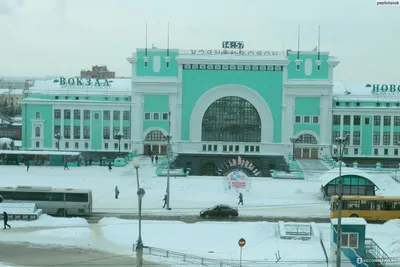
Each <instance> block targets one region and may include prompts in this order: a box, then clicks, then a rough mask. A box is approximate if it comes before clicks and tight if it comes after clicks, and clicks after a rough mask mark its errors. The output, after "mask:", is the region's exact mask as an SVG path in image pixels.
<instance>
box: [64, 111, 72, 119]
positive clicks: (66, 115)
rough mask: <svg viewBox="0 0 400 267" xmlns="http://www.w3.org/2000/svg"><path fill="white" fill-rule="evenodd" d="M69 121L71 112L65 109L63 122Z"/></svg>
mask: <svg viewBox="0 0 400 267" xmlns="http://www.w3.org/2000/svg"><path fill="white" fill-rule="evenodd" d="M70 119H71V110H69V109H65V110H64V120H70Z"/></svg>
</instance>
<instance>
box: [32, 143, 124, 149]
mask: <svg viewBox="0 0 400 267" xmlns="http://www.w3.org/2000/svg"><path fill="white" fill-rule="evenodd" d="M58 146H59V143H58V142H56V143H55V147H56V148H58ZM39 147H40V142H36V148H39ZM60 148H61V147H60ZM64 148H65V149H69V148H70V146H69V142H64ZM74 148H75V149H80V147H79V143H78V142H75V146H74ZM85 149H89V143H85ZM104 149H108V143H104ZM114 149H118V143H114ZM124 149H125V150H128V149H129V144H128V143H124Z"/></svg>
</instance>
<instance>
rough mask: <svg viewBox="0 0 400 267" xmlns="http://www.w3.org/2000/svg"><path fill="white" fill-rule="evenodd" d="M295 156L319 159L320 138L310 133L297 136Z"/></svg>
mask: <svg viewBox="0 0 400 267" xmlns="http://www.w3.org/2000/svg"><path fill="white" fill-rule="evenodd" d="M294 157H295V158H297V159H318V140H317V138H315V136H314V135H312V134H309V133H304V134H301V135H299V136H298V137H297V140H296V144H295V149H294Z"/></svg>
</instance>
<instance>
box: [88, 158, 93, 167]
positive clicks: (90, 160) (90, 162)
mask: <svg viewBox="0 0 400 267" xmlns="http://www.w3.org/2000/svg"><path fill="white" fill-rule="evenodd" d="M92 161H93V160H92V158H90V159H89V166H92Z"/></svg>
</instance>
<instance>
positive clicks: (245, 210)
mask: <svg viewBox="0 0 400 267" xmlns="http://www.w3.org/2000/svg"><path fill="white" fill-rule="evenodd" d="M155 170H156V165H155V164H154V165H152V164H151V162H150V159H149V158H148V157H142V159H141V167H140V169H139V175H140V181H141V187H143V188H144V189H145V190H146V195H145V196H144V199H143V213H144V214H157V215H166V214H170V215H172V214H179V215H197V214H198V213H199V211H200V210H201V209H203V208H208V207H211V206H213V205H215V204H228V205H232V206H237V205H236V204H237V197H238V193H237V192H235V191H228V192H225V191H224V187H223V182H222V178H221V177H211V176H189V177H177V178H174V177H172V178H171V191H170V192H171V198H170V205H171V208H172V210H171V211H166V210H165V209H162V205H163V201H162V199H163V197H164V194H165V191H166V180H167V178H166V177H156V176H155V175H154V174H155ZM0 173H1V175H0V186H18V185H32V186H34V185H36V186H39V185H40V186H53V187H66V188H88V189H92V191H93V198H94V205H93V208H94V211H95V212H117V213H124V212H126V213H129V212H137V196H136V174H135V171H134V169H133V167H132V165H131V164H128V165H127V166H125V167H123V168H118V167H115V168H113V170H112V171H111V172H109V171H108V169H107V168H106V167H99V166H90V167H84V166H83V167H71V168H70V170H69V171H64V169H63V167H42V166H40V167H36V166H31V168H30V170H29V172H27V171H26V168H25V167H24V166H4V165H0ZM320 175H321V171H316V172H310V171H308V172H307V176H306V177H305V179H304V180H278V179H272V178H253V179H252V187H251V189H250V191H249V192H247V191H245V192H243V197H244V205H243V206H239V207H238V208H239V213H240V215H242V216H245V215H258V216H288V217H289V216H290V217H328V216H329V203H328V202H327V201H324V200H322V197H321V193H320V188H321V182H320V181H319V178H318V177H319V176H320ZM371 175H375V176H379V180H380V184H383V185H384V186H385V188H386V189H387V190H392V191H397V192H400V184H398V183H396V182H394V180H393V179H392V178H390V176H389V174H382V173H375V174H373V173H372V174H371ZM115 186H118V188H119V190H120V196H119V199H115V198H114V188H115ZM385 188H381V189H382V190H385Z"/></svg>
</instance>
